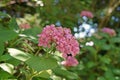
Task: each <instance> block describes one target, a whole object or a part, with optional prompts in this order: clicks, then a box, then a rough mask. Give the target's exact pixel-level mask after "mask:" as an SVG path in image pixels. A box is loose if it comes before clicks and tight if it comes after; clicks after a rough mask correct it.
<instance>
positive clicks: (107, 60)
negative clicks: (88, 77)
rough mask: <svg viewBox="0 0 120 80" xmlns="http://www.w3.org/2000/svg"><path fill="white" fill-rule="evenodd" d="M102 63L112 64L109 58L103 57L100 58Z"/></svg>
mask: <svg viewBox="0 0 120 80" xmlns="http://www.w3.org/2000/svg"><path fill="white" fill-rule="evenodd" d="M100 61H101V62H103V63H106V64H110V62H111V59H110V58H109V57H106V56H103V57H101V58H100Z"/></svg>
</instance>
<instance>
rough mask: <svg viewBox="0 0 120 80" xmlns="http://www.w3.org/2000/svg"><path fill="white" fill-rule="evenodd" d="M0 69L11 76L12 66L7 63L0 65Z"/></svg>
mask: <svg viewBox="0 0 120 80" xmlns="http://www.w3.org/2000/svg"><path fill="white" fill-rule="evenodd" d="M0 67H1V68H2V69H3V70H4V71H6V72H8V73H10V74H13V69H14V66H13V65H12V64H9V63H1V64H0Z"/></svg>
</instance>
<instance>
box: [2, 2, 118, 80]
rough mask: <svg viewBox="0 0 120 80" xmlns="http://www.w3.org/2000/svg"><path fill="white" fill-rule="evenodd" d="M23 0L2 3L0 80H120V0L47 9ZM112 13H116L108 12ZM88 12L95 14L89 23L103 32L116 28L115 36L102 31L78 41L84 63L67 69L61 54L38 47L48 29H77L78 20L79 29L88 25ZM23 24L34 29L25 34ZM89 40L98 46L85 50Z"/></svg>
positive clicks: (52, 4) (51, 4) (56, 5)
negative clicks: (85, 13)
mask: <svg viewBox="0 0 120 80" xmlns="http://www.w3.org/2000/svg"><path fill="white" fill-rule="evenodd" d="M21 1H22V0H19V1H17V2H15V3H13V4H11V3H9V2H10V0H3V1H1V2H0V7H1V8H0V10H1V11H2V10H3V12H4V11H5V12H4V13H2V12H0V80H9V79H10V80H120V49H119V48H120V29H119V26H120V23H119V18H120V15H119V11H118V9H117V6H119V5H118V3H119V2H118V1H120V0H102V1H101V0H75V1H72V0H41V1H42V2H43V4H44V6H42V7H41V6H39V5H38V4H36V3H37V2H35V0H32V1H29V2H28V4H27V2H26V3H22V2H21ZM23 1H24V0H23ZM55 1H58V2H55ZM114 1H115V2H114ZM42 2H41V3H42ZM3 3H4V4H3ZM108 3H109V4H108ZM111 5H112V6H111ZM114 5H115V6H116V7H115V8H114ZM109 9H110V10H111V11H112V12H111V14H108V13H107V11H109ZM83 10H89V11H91V12H93V14H94V18H93V19H91V20H90V21H93V22H95V23H97V24H98V25H99V26H100V28H101V27H106V26H108V27H113V28H114V29H115V30H116V31H117V32H116V36H113V37H111V36H109V35H108V34H105V33H102V32H99V31H98V32H96V33H95V34H94V35H93V36H91V37H86V38H83V39H78V41H79V43H80V46H81V49H80V53H79V54H78V55H77V56H76V58H77V60H78V61H79V64H78V65H77V66H75V67H69V68H68V67H64V66H63V65H61V63H60V62H61V61H62V60H63V59H61V58H60V54H59V53H57V55H56V53H55V52H54V51H53V50H54V45H53V46H52V47H51V48H49V49H48V48H44V47H38V37H37V35H38V34H39V33H41V31H42V29H43V27H44V26H45V25H46V24H55V23H56V22H59V21H60V23H61V25H62V26H63V27H69V28H71V29H73V27H74V26H78V22H79V21H78V20H80V24H81V23H82V22H83V21H82V18H80V17H81V16H80V12H81V11H83ZM6 13H9V14H6ZM29 14H31V16H29ZM33 14H34V15H33ZM10 15H11V16H10ZM36 15H37V16H36ZM101 15H102V16H101ZM16 17H17V18H16ZM26 17H27V18H26ZM117 19H118V22H117ZM102 20H103V21H102ZM102 22H103V23H102ZM19 23H29V24H30V26H31V28H30V29H20V28H19V25H20V24H19ZM88 23H89V22H88ZM101 25H102V26H101ZM89 41H92V42H93V43H94V44H93V45H92V46H89V45H86V43H87V42H89ZM51 51H53V52H51ZM50 52H51V54H49V53H50Z"/></svg>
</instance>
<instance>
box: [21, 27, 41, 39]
mask: <svg viewBox="0 0 120 80" xmlns="http://www.w3.org/2000/svg"><path fill="white" fill-rule="evenodd" d="M41 31H42V29H41V28H39V27H34V28H30V29H27V30H25V31H23V34H25V35H27V36H35V37H37V35H38V34H39V33H40V32H41Z"/></svg>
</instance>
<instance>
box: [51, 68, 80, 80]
mask: <svg viewBox="0 0 120 80" xmlns="http://www.w3.org/2000/svg"><path fill="white" fill-rule="evenodd" d="M53 72H54V73H55V74H56V75H58V76H61V77H64V78H66V79H68V80H73V79H75V80H76V79H77V80H79V77H78V75H77V74H75V73H73V72H69V71H67V70H64V69H61V68H55V69H53Z"/></svg>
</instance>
